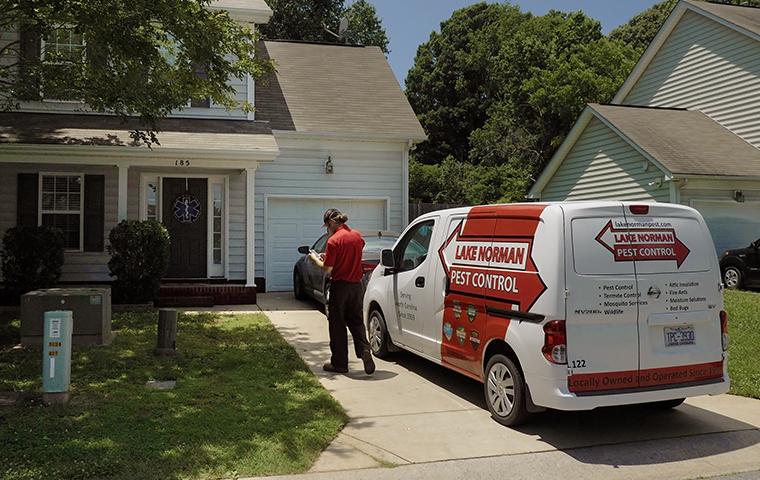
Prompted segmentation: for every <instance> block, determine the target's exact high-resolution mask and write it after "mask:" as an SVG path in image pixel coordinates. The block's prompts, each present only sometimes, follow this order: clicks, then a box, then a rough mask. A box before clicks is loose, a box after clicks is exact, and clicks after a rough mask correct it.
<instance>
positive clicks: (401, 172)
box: [0, 0, 425, 298]
mask: <svg viewBox="0 0 760 480" xmlns="http://www.w3.org/2000/svg"><path fill="white" fill-rule="evenodd" d="M212 8H221V9H225V10H228V11H229V12H230V14H231V15H232V16H233V18H235V19H236V20H238V21H241V22H247V23H253V24H262V23H265V22H266V21H267V20H268V19H269V18H270V17H271V15H272V11H271V10H270V9H269V7H268V6H267V5H266V3H265V2H264V1H263V0H248V1H240V0H222V1H217V2H214V4H213V7H212ZM15 35H19V33H18V32H6V34H5V36H4V37H3V38H11V39H12V38H14V36H15ZM21 35H22V36H23V33H21ZM15 38H18V37H15ZM61 41H64V40H61ZM65 41H66V42H71V44H68V43H67V44H66V45H56V47H60V48H62V49H76V48H78V46H77V45H79V44H81V43H83V42H82V41H81V39H76V38H71V37H67V38H66V39H65ZM27 43H28V42H27ZM45 46H46V47H48V48H50V43H49V42H48V43H47V44H46V45H45ZM45 46H44V47H42V49H41V50H39V51H40V54H41V55H43V58H44V48H45ZM36 48H40V47H39V46H36ZM259 51H260V54H261V55H263V56H266V57H270V58H272V59H274V60H275V62H276V63H277V69H278V72H277V73H276V74H273V75H271V76H269V77H268V78H264V79H261V80H259V81H256V82H255V84H254V81H253V80H252V79H250V78H247V79H244V80H243V81H240V80H238V79H234V80H232V84H233V86H234V87H235V89H236V91H237V96H238V98H239V99H240V100H246V99H247V100H248V101H250V102H251V103H253V104H254V105H255V108H256V110H255V112H254V113H245V112H243V111H242V110H235V111H227V110H225V109H224V108H221V107H219V106H216V105H214V104H213V103H209V102H195V101H194V102H193V104H192V106H190V107H188V108H187V109H185V110H183V111H179V112H175V113H174V114H172V115H171V116H170V118H168V119H166V120H164V121H162V122H161V125H160V126H161V132H160V133H159V137H158V138H159V141H160V145H159V146H154V147H153V148H152V149H149V148H147V147H144V146H139V145H135V144H134V143H133V142H132V140H131V138H130V137H129V130H130V128H131V127H132V125H129V124H127V125H124V124H122V123H121V122H120V120H119V119H118V118H117V117H114V116H107V115H99V114H92V113H86V112H82V110H83V106H82V105H81V104H78V103H71V102H58V101H48V100H45V101H39V102H25V103H22V105H21V110H20V111H17V112H11V113H3V114H0V178H2V181H3V186H2V188H0V199H2V200H3V202H4V205H5V206H6V207H5V208H4V209H3V210H0V234H1V233H2V232H3V231H4V230H6V229H8V228H10V227H13V226H15V225H19V224H20V225H38V224H45V225H55V226H58V227H60V228H62V229H63V230H64V232H65V233H66V249H67V250H66V253H65V263H64V267H63V274H62V278H61V280H62V282H83V283H93V282H107V281H110V280H111V278H110V277H109V274H108V267H107V262H108V254H107V253H106V245H107V241H108V233H109V231H110V230H111V228H113V227H114V226H115V225H116V224H117V223H118V222H119V221H120V220H124V219H130V220H137V219H156V220H159V221H162V222H163V223H164V224H165V225H166V226H167V228H168V230H169V232H170V234H171V238H172V247H171V262H170V267H169V272H168V274H167V280H175V281H177V280H181V281H188V280H192V281H201V280H206V281H207V283H209V284H211V283H213V284H220V283H221V284H227V285H224V288H227V289H228V291H229V289H230V288H232V286H230V285H229V284H238V285H239V287H238V288H241V289H245V290H246V291H248V292H251V291H253V292H255V287H256V286H258V290H259V291H262V288H263V287H264V286H266V288H267V289H268V290H290V289H291V288H292V283H291V281H292V272H293V266H294V264H295V261H296V259H297V257H298V253H297V251H296V248H297V247H298V246H299V245H302V244H310V243H311V242H313V241H314V240H315V239H316V238H318V237H319V235H320V234H321V232H322V230H323V229H322V213H323V212H324V210H325V209H326V208H328V207H332V206H334V207H337V208H339V209H341V210H343V211H345V212H346V213H347V214H348V215H349V217H350V220H349V223H350V224H351V225H354V226H356V227H357V228H359V229H363V230H368V231H370V230H397V231H398V230H401V229H402V228H403V227H404V226H405V225H406V223H407V221H408V220H407V216H408V191H407V190H408V174H407V173H408V154H409V149H410V148H411V147H412V146H413V145H414V143H416V142H419V141H421V140H423V139H424V138H425V135H424V132H423V130H422V128H421V126H420V124H419V122H418V121H417V118H416V116H415V114H414V112H413V111H412V109H411V107H410V105H409V103H408V102H407V100H406V97H405V96H404V94H403V92H402V91H401V88H400V87H399V84H398V82H397V81H396V79H395V77H394V75H393V73H392V71H391V69H390V67H389V65H388V63H387V61H386V59H385V57H384V55H383V53H382V51H381V50H380V49H379V48H376V47H357V46H342V45H322V44H309V43H296V42H279V41H267V42H262V43H261V45H260V48H259ZM247 298H250V297H247Z"/></svg>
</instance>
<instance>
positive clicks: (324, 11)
mask: <svg viewBox="0 0 760 480" xmlns="http://www.w3.org/2000/svg"><path fill="white" fill-rule="evenodd" d="M267 3H268V4H269V6H270V7H271V8H272V11H273V12H274V14H273V15H272V18H271V19H270V20H269V22H268V23H267V24H266V25H262V26H261V33H262V35H263V37H264V38H269V39H280V40H300V41H310V42H330V43H338V42H341V41H345V42H348V43H358V44H362V45H373V46H377V47H380V48H382V49H383V51H384V52H385V53H388V36H387V34H386V32H385V28H384V27H383V24H382V22H381V21H380V18H379V17H378V16H377V11H376V10H375V7H373V6H372V5H371V4H370V3H369V2H367V1H366V0H358V1H356V2H354V3H352V4H351V5H349V6H348V7H346V6H345V0H267ZM343 17H346V18H347V19H348V32H347V34H346V35H345V38H344V39H342V40H341V39H339V38H336V36H335V35H336V34H337V33H338V27H339V25H340V19H341V18H343Z"/></svg>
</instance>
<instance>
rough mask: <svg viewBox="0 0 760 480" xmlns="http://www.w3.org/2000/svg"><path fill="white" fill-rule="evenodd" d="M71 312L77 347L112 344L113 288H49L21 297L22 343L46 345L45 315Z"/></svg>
mask: <svg viewBox="0 0 760 480" xmlns="http://www.w3.org/2000/svg"><path fill="white" fill-rule="evenodd" d="M52 310H71V312H72V314H73V316H74V332H73V335H72V337H71V342H72V344H74V345H107V344H109V343H111V340H112V339H113V335H112V334H111V289H110V288H49V289H45V290H35V291H33V292H29V293H26V294H24V295H22V296H21V343H22V344H23V345H30V346H33V345H42V326H43V318H44V316H45V312H47V311H52Z"/></svg>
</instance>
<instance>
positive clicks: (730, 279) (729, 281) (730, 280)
mask: <svg viewBox="0 0 760 480" xmlns="http://www.w3.org/2000/svg"><path fill="white" fill-rule="evenodd" d="M723 281H724V282H725V283H726V286H727V287H729V288H736V286H737V285H739V272H737V271H736V270H734V269H733V268H729V269H728V270H726V273H725V274H724V275H723Z"/></svg>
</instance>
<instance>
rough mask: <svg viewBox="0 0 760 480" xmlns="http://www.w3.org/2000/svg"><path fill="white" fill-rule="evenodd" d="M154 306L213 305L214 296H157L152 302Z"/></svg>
mask: <svg viewBox="0 0 760 480" xmlns="http://www.w3.org/2000/svg"><path fill="white" fill-rule="evenodd" d="M153 304H154V305H155V306H156V307H160V308H163V307H213V306H214V297H211V296H205V297H201V296H195V297H189V296H188V297H158V298H156V300H155V301H154V302H153Z"/></svg>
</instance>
